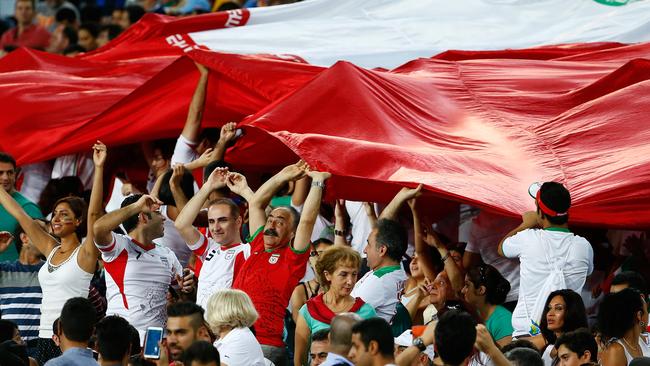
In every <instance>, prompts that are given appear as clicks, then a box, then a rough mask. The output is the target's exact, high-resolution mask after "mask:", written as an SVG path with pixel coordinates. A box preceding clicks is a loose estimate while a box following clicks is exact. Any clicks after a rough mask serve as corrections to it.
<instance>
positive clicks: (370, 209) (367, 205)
mask: <svg viewBox="0 0 650 366" xmlns="http://www.w3.org/2000/svg"><path fill="white" fill-rule="evenodd" d="M363 208H364V209H365V210H366V216H368V222H370V227H374V226H375V224H376V223H377V213H376V212H375V204H374V203H372V202H364V203H363Z"/></svg>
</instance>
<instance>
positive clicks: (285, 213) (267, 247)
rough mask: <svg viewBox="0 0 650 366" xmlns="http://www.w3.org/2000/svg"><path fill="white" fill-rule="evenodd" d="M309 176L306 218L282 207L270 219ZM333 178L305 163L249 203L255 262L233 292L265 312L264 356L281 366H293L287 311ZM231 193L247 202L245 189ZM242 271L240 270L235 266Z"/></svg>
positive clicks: (245, 266) (259, 327) (260, 325)
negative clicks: (278, 199) (293, 184)
mask: <svg viewBox="0 0 650 366" xmlns="http://www.w3.org/2000/svg"><path fill="white" fill-rule="evenodd" d="M305 175H308V176H309V177H310V178H311V180H312V183H311V188H310V190H309V194H308V195H307V199H306V200H305V204H304V208H303V210H302V214H301V215H300V218H299V217H298V213H297V212H296V210H295V209H293V208H291V207H277V208H275V209H274V210H273V211H271V213H270V214H269V215H268V218H267V216H266V212H265V208H266V206H267V205H268V204H269V202H270V201H271V198H272V197H273V195H274V194H275V193H276V192H277V191H278V190H280V188H281V187H282V186H283V185H284V184H286V183H287V182H289V181H295V180H298V179H300V178H302V177H304V176H305ZM330 176H331V174H330V173H325V172H317V171H312V170H310V169H309V166H307V164H306V163H305V162H303V161H299V162H298V163H296V164H293V165H289V166H288V167H286V168H284V169H282V171H280V172H279V173H278V174H276V175H275V176H273V177H272V178H271V179H269V180H268V181H267V182H266V183H264V185H262V186H261V187H260V188H259V189H258V190H257V192H256V193H255V194H254V195H253V196H252V197H251V199H250V201H249V210H250V215H249V217H250V219H249V222H250V227H251V230H255V229H257V230H256V231H255V232H254V234H253V235H252V236H251V238H252V240H249V242H250V244H251V254H250V257H249V258H248V259H247V260H246V261H245V262H243V263H242V265H241V267H240V269H239V270H238V271H237V272H236V273H235V279H234V282H233V288H236V289H240V290H243V291H245V292H246V293H247V294H248V295H249V296H250V297H251V300H252V301H253V304H254V305H255V309H256V310H257V311H258V312H259V315H260V317H259V319H258V320H257V322H256V323H255V331H256V336H257V340H258V341H259V342H260V345H261V346H262V351H263V352H264V357H266V358H267V359H269V360H271V361H272V362H273V363H274V364H275V365H277V366H285V365H287V363H288V360H287V355H286V351H285V346H284V342H283V340H282V333H283V325H284V310H285V308H286V307H287V305H288V304H289V298H290V297H291V293H292V292H293V289H294V288H295V287H296V285H297V284H298V281H299V280H300V279H301V278H302V276H303V275H304V274H305V267H306V266H307V261H308V259H309V238H310V237H311V232H312V229H313V227H314V223H315V222H316V217H317V216H318V211H319V209H320V203H321V198H322V195H323V189H324V187H325V180H327V179H328V178H329V177H330ZM230 188H231V190H232V191H233V192H235V193H237V194H239V195H241V196H244V197H245V193H244V192H242V191H241V188H242V187H236V186H234V185H233V186H232V187H230ZM235 267H236V268H237V267H238V266H237V265H235Z"/></svg>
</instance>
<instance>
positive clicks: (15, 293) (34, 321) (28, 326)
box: [0, 261, 44, 341]
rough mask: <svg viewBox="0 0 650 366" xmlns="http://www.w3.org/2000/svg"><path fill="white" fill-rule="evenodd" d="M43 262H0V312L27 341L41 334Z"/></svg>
mask: <svg viewBox="0 0 650 366" xmlns="http://www.w3.org/2000/svg"><path fill="white" fill-rule="evenodd" d="M43 263H44V262H41V263H39V264H34V265H25V264H22V263H20V262H18V261H15V262H0V315H1V317H2V319H6V320H11V321H12V322H14V323H16V325H18V329H19V330H20V334H21V336H22V338H23V339H24V340H25V341H29V340H32V339H36V338H38V326H39V324H40V319H41V299H42V297H43V294H42V291H41V285H40V283H39V282H38V271H39V269H40V268H41V267H42V266H43Z"/></svg>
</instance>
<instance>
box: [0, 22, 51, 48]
mask: <svg viewBox="0 0 650 366" xmlns="http://www.w3.org/2000/svg"><path fill="white" fill-rule="evenodd" d="M49 44H50V32H48V31H47V30H46V29H45V28H43V27H39V26H38V25H36V24H32V25H30V26H29V27H27V28H25V29H24V30H23V32H22V33H21V34H20V36H18V27H16V28H11V29H9V30H8V31H6V32H4V33H3V34H2V38H0V47H4V46H16V47H20V46H23V47H29V48H36V49H39V50H45V49H46V48H47V46H48V45H49Z"/></svg>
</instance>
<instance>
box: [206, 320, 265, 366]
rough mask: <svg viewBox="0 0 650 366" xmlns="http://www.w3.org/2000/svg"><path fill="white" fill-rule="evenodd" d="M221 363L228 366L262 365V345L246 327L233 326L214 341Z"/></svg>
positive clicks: (263, 363)
mask: <svg viewBox="0 0 650 366" xmlns="http://www.w3.org/2000/svg"><path fill="white" fill-rule="evenodd" d="M214 347H215V348H216V349H217V350H218V351H219V358H220V360H221V363H225V364H226V365H228V366H264V365H265V362H264V353H262V347H261V346H260V343H259V342H258V341H257V339H256V338H255V336H254V335H253V333H252V332H251V331H250V329H248V328H235V329H233V330H231V331H230V332H229V333H228V334H226V336H225V337H223V338H222V339H218V340H217V341H215V342H214Z"/></svg>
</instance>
